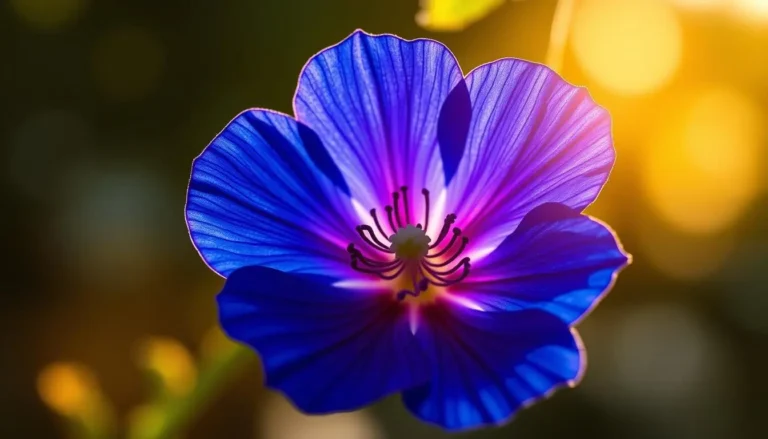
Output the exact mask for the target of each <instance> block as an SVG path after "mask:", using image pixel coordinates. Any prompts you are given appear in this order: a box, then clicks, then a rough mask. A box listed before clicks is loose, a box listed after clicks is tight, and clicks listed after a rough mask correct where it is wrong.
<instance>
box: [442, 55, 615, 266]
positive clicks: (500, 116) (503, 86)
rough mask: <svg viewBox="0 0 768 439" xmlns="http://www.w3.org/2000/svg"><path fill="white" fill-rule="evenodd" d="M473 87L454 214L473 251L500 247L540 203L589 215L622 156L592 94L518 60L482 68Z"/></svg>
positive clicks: (473, 75) (454, 185) (452, 193)
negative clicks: (616, 153) (616, 156)
mask: <svg viewBox="0 0 768 439" xmlns="http://www.w3.org/2000/svg"><path fill="white" fill-rule="evenodd" d="M467 85H468V87H469V93H470V96H471V100H472V111H473V114H472V124H471V127H470V130H469V136H468V139H467V146H466V151H465V154H464V158H463V159H462V161H461V162H460V164H459V169H458V171H457V174H456V177H455V178H454V179H453V181H452V182H451V185H450V186H449V188H448V194H449V196H448V202H449V205H448V210H449V211H452V212H453V213H456V214H457V215H458V218H459V221H461V222H462V227H463V229H464V230H465V232H466V235H467V236H470V237H471V238H472V242H471V243H470V244H471V245H472V246H473V247H472V248H473V249H475V250H478V251H480V249H483V250H485V252H487V251H488V250H490V249H492V248H494V247H495V246H497V245H498V244H499V243H500V242H501V241H502V240H503V239H504V238H506V237H507V236H508V235H509V234H510V233H511V232H512V231H513V230H514V229H515V227H517V224H519V222H520V221H521V220H522V218H523V216H525V214H526V213H528V212H529V211H530V210H531V209H533V208H534V207H536V206H537V205H539V204H542V203H546V202H558V203H563V204H565V205H567V206H569V207H572V208H574V209H577V210H579V211H581V210H582V209H584V208H585V207H586V206H587V205H589V204H590V203H591V202H592V201H593V200H594V199H595V198H596V197H597V194H598V192H599V191H600V189H601V188H602V186H603V184H604V183H605V181H606V180H607V178H608V174H609V172H610V170H611V167H612V166H613V161H614V149H613V142H612V139H611V125H610V118H609V115H608V112H607V111H605V110H604V109H602V108H601V107H599V106H598V105H597V104H595V102H594V101H593V100H592V99H591V98H590V96H589V94H588V93H587V91H586V90H585V89H583V88H580V87H575V86H572V85H570V84H569V83H567V82H565V81H564V80H563V79H562V78H560V76H558V75H557V74H556V73H555V72H553V71H552V70H550V69H549V68H548V67H546V66H543V65H539V64H534V63H530V62H527V61H522V60H518V59H502V60H498V61H495V62H492V63H490V64H486V65H483V66H481V67H478V68H477V69H475V70H473V71H472V72H470V73H469V75H468V76H467Z"/></svg>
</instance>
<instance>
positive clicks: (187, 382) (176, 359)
mask: <svg viewBox="0 0 768 439" xmlns="http://www.w3.org/2000/svg"><path fill="white" fill-rule="evenodd" d="M137 361H138V363H139V365H140V366H142V367H144V368H146V369H149V370H152V371H154V372H155V373H157V374H158V375H159V376H160V378H161V379H162V380H163V383H164V385H165V386H166V388H167V389H168V391H170V392H171V393H173V394H176V395H183V394H186V393H188V392H189V391H190V390H191V389H192V387H193V386H194V385H195V380H196V378H197V370H196V368H195V364H194V361H193V359H192V356H191V355H190V353H189V351H188V350H187V348H185V347H184V346H183V345H182V344H181V343H179V342H178V341H176V340H174V339H172V338H168V337H150V338H148V339H147V340H145V341H144V342H143V343H141V345H140V346H139V350H138V358H137Z"/></svg>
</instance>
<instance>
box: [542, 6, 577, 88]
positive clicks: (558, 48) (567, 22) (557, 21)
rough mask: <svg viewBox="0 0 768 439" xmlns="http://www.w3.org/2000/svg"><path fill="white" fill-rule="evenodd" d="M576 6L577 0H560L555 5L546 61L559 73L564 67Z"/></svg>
mask: <svg viewBox="0 0 768 439" xmlns="http://www.w3.org/2000/svg"><path fill="white" fill-rule="evenodd" d="M575 6H576V0H558V2H557V6H555V15H554V18H553V19H552V28H551V30H550V33H549V47H548V48H547V58H546V63H547V65H548V66H549V67H550V68H551V69H552V70H554V71H556V72H558V73H561V71H562V68H563V57H564V55H565V45H566V43H567V42H568V34H569V33H570V30H571V20H572V18H573V11H574V9H575Z"/></svg>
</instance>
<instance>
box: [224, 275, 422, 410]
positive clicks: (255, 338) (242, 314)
mask: <svg viewBox="0 0 768 439" xmlns="http://www.w3.org/2000/svg"><path fill="white" fill-rule="evenodd" d="M218 303H219V314H220V319H221V325H222V327H223V328H224V330H225V331H226V333H227V334H228V335H229V336H230V337H232V338H234V339H235V340H238V341H241V342H243V343H246V344H248V345H249V346H251V347H252V348H254V349H255V350H256V351H258V353H259V355H260V356H261V360H262V363H263V366H264V371H265V373H266V383H267V385H268V386H269V387H271V388H273V389H277V390H279V391H281V392H283V393H284V394H285V395H286V396H287V397H288V398H289V399H290V400H291V401H292V402H293V403H294V404H295V405H296V406H297V407H298V408H299V409H301V410H302V411H304V412H306V413H312V414H319V413H331V412H338V411H348V410H355V409H358V408H361V407H362V406H365V405H367V404H370V403H371V402H373V401H375V400H377V399H379V398H381V397H383V396H386V395H388V394H390V393H392V392H396V391H399V390H402V389H405V388H409V387H412V386H415V385H419V384H422V383H424V382H426V380H427V379H428V375H427V374H428V370H427V368H426V367H425V366H424V365H425V364H426V358H425V356H424V354H423V353H422V351H421V348H420V347H419V344H418V341H417V340H416V338H415V337H414V336H413V334H411V332H410V329H409V326H408V317H407V314H406V313H405V307H403V306H401V304H400V303H399V302H397V301H396V300H395V299H394V298H393V296H392V294H391V293H390V292H389V291H368V290H366V291H363V290H347V289H342V288H336V287H333V286H331V285H329V284H328V282H327V279H321V278H319V277H317V276H311V275H296V274H289V273H283V272H280V271H277V270H272V269H269V268H264V267H246V268H242V269H240V270H237V271H235V272H234V273H232V275H231V276H230V277H229V279H227V283H226V284H225V286H224V290H223V291H222V292H221V294H219V296H218Z"/></svg>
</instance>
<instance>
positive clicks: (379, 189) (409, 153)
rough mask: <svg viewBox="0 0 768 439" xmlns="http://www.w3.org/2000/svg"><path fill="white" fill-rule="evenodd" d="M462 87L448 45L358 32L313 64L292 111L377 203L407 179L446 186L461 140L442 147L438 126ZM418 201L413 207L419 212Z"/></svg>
mask: <svg viewBox="0 0 768 439" xmlns="http://www.w3.org/2000/svg"><path fill="white" fill-rule="evenodd" d="M457 86H458V90H459V91H457V92H455V94H456V95H457V96H458V98H455V99H459V98H460V97H461V96H460V95H461V88H462V87H466V86H465V85H464V84H463V78H462V73H461V69H460V68H459V66H458V64H457V63H456V60H455V58H454V57H453V55H452V54H451V52H450V51H449V50H448V49H447V48H446V47H445V46H443V45H442V44H440V43H437V42H435V41H432V40H414V41H406V40H403V39H401V38H398V37H396V36H393V35H377V36H373V35H369V34H366V33H364V32H362V31H357V32H355V33H353V34H352V35H350V36H349V37H348V38H347V39H345V40H344V41H342V42H341V43H339V44H337V45H336V46H332V47H330V48H328V49H325V50H323V51H321V52H320V53H318V54H317V55H315V56H314V57H313V58H312V59H311V60H310V61H309V62H308V63H307V65H306V66H305V67H304V70H303V72H302V74H301V77H300V79H299V85H298V88H297V90H296V96H295V99H294V109H295V112H296V117H297V119H298V120H300V121H301V122H303V123H306V124H307V125H308V126H309V127H310V128H312V129H313V130H314V131H315V132H317V134H318V135H319V136H320V138H321V139H322V141H323V143H324V144H325V146H326V148H327V149H328V152H329V154H330V156H331V157H333V159H334V161H335V162H336V163H337V164H338V166H339V167H340V168H341V171H342V174H343V175H344V177H345V179H346V182H347V184H348V185H349V188H350V191H351V194H352V196H353V198H355V199H356V200H358V201H359V202H361V204H362V205H363V206H364V207H365V208H379V207H382V206H384V205H386V204H388V203H390V202H391V193H392V192H393V191H396V190H398V189H399V188H400V186H402V185H407V186H410V187H411V188H413V189H414V190H415V191H419V190H421V189H422V188H427V189H430V190H435V191H436V190H439V189H442V187H443V186H444V180H445V179H444V175H443V169H446V170H448V172H452V171H453V170H455V168H456V164H457V163H458V160H459V158H460V157H461V153H462V150H463V142H453V143H450V142H449V143H446V144H445V148H444V149H443V150H442V151H441V150H440V148H439V147H438V138H437V127H438V117H439V115H440V112H441V108H442V106H443V103H444V102H445V101H446V99H447V97H448V95H449V93H450V92H451V91H452V90H454V89H457ZM465 93H466V92H465ZM453 113H455V112H451V114H453ZM441 153H442V156H443V158H442V159H441ZM443 160H445V166H444V165H443V163H442V162H443ZM414 199H415V200H414V201H413V202H412V204H413V206H412V208H413V209H418V210H414V211H421V210H420V206H419V204H420V199H419V198H418V197H414Z"/></svg>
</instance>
